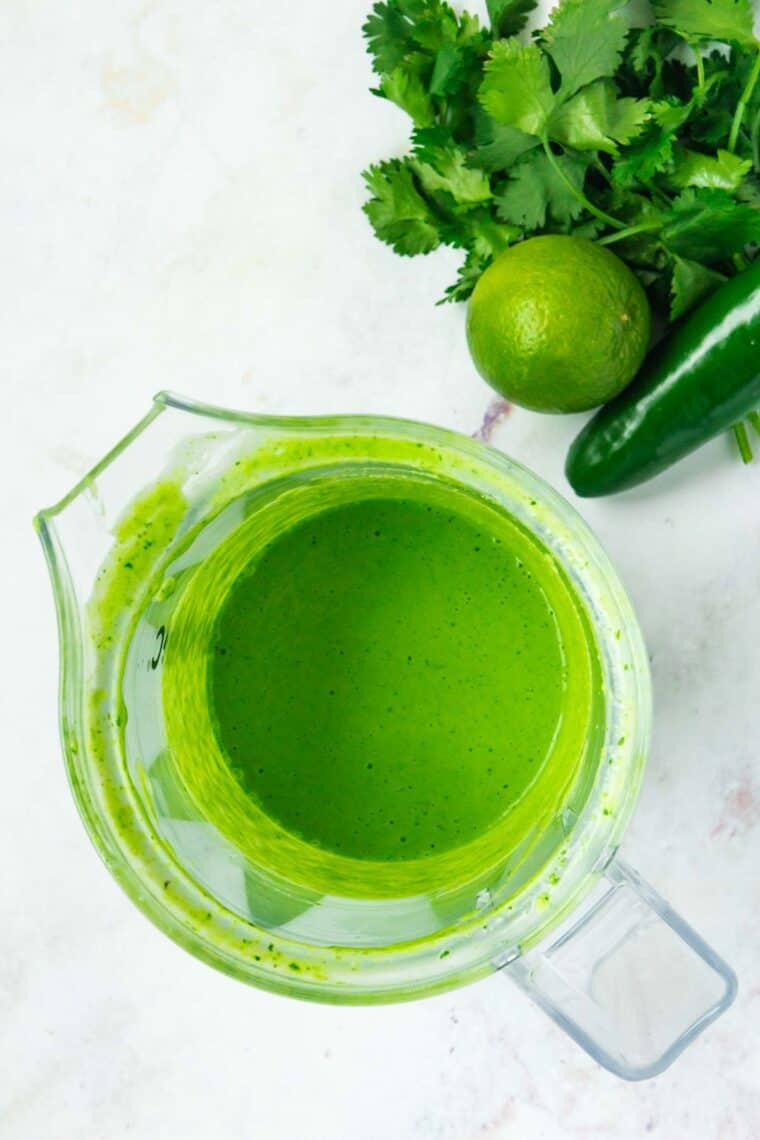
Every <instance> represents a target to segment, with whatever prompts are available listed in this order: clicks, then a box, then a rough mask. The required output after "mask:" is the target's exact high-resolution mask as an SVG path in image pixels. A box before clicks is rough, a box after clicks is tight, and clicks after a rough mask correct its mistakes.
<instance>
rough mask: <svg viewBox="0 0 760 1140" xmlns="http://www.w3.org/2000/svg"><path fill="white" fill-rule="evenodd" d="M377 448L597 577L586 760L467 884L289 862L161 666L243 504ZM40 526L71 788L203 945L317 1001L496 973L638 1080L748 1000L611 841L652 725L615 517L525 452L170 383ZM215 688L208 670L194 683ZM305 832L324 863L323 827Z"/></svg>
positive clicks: (141, 883)
mask: <svg viewBox="0 0 760 1140" xmlns="http://www.w3.org/2000/svg"><path fill="white" fill-rule="evenodd" d="M383 472H391V473H392V474H393V477H394V478H402V479H425V480H431V481H433V482H435V481H439V482H440V483H441V485H443V484H444V483H445V484H446V485H449V486H450V485H456V486H459V487H461V488H464V489H466V490H467V492H468V493H470V494H473V495H476V496H479V497H481V498H482V499H483V500H485V501H487V502H488V503H489V504H491V505H492V506H494V507H495V508H497V509H500V510H502V511H505V512H508V513H509V515H510V516H511V517H512V518H515V519H517V520H518V522H519V523H520V524H521V525H522V526H523V527H524V528H526V529H527V530H528V531H529V532H530V533H532V534H533V535H535V536H536V537H537V538H538V539H539V540H540V542H541V544H542V545H543V547H544V548H545V549H546V551H548V553H549V555H550V556H551V558H552V559H554V560H555V561H556V563H557V565H558V566H559V567H561V569H562V572H563V573H564V575H565V576H566V577H567V579H568V580H569V581H570V582H571V583H572V586H573V588H574V589H575V591H576V592H577V595H578V597H579V598H580V599H581V601H582V604H583V607H584V610H585V613H586V616H587V618H588V621H589V623H590V625H591V628H592V629H593V633H594V637H595V641H596V644H597V646H598V649H599V659H600V669H601V683H600V687H599V691H600V706H599V710H598V716H597V718H596V728H595V730H594V732H593V733H592V734H590V735H589V739H588V741H587V744H586V755H585V756H584V758H583V764H582V776H581V777H580V778H579V779H578V780H576V781H575V782H574V783H573V785H572V787H571V788H569V789H568V792H567V795H566V796H565V797H564V799H563V802H562V803H561V805H560V807H559V809H558V810H557V811H556V813H554V814H553V816H552V817H551V818H549V819H542V820H540V821H536V825H535V827H534V829H533V832H532V833H531V834H530V837H529V842H526V843H523V844H520V845H518V846H517V847H515V848H513V849H510V850H504V851H503V852H497V853H496V855H495V856H494V857H493V858H491V860H490V862H489V863H488V865H487V866H484V867H483V869H482V873H478V874H477V875H473V876H471V877H470V879H469V880H468V881H466V882H464V883H463V882H461V881H459V880H457V881H456V882H454V881H453V880H452V882H451V883H449V882H448V881H447V879H446V877H445V876H443V877H441V876H438V878H437V879H436V881H435V883H433V884H427V885H426V883H425V882H424V881H422V880H421V881H419V882H417V881H412V880H411V879H410V880H409V881H407V882H406V883H405V884H402V885H401V886H400V887H399V889H398V890H396V891H394V890H392V889H386V890H384V891H383V892H382V897H378V896H377V894H375V893H373V892H368V893H366V894H365V895H364V896H363V895H362V892H361V890H360V889H359V888H358V887H357V886H356V884H352V880H351V878H350V874H349V873H348V872H349V871H350V868H348V869H346V867H345V866H344V865H343V864H342V863H339V862H336V863H334V864H332V865H331V864H329V863H328V864H327V871H325V872H324V873H323V874H322V876H321V878H320V877H319V876H315V875H314V874H310V875H307V874H305V873H304V874H303V875H299V874H293V873H292V872H289V871H288V870H287V867H288V866H290V867H292V866H294V865H297V863H298V859H297V858H296V859H295V860H294V859H291V860H290V862H289V863H288V864H282V865H278V863H277V861H276V860H275V859H273V858H272V857H271V852H272V850H273V849H274V845H275V839H276V841H277V842H281V843H285V844H288V843H292V842H295V841H294V840H293V839H292V837H288V836H287V835H285V836H283V835H278V836H276V837H272V836H268V833H267V832H266V828H265V827H263V825H262V827H261V828H260V829H259V830H257V829H256V828H255V827H254V828H252V829H251V828H249V829H248V832H247V837H246V838H245V840H244V838H243V833H244V831H245V828H239V829H236V826H231V825H230V826H227V823H228V822H229V821H227V822H226V821H225V819H224V818H223V817H221V816H220V815H219V813H218V812H217V811H216V806H215V804H214V803H213V802H206V803H204V802H200V801H199V798H198V797H197V796H194V795H193V794H192V789H189V788H188V786H187V785H186V783H185V782H184V781H183V780H182V778H181V776H180V774H179V770H178V768H177V766H176V764H175V763H174V760H175V754H176V750H177V748H178V747H179V744H178V731H179V730H178V724H179V721H178V717H179V718H180V719H183V718H185V717H186V716H190V715H191V712H192V710H187V709H184V710H179V711H178V705H177V704H176V703H174V702H172V701H170V700H169V701H167V698H166V688H165V683H164V681H165V676H164V675H165V665H166V656H167V652H168V653H171V647H172V644H173V639H174V638H175V637H177V636H179V633H178V628H179V623H180V620H181V611H182V599H183V597H184V596H186V592H187V589H188V587H189V584H190V583H192V582H193V580H195V581H196V583H197V581H198V578H197V577H196V576H198V575H203V574H204V573H205V570H204V567H207V566H208V565H209V562H210V559H211V558H212V555H214V553H215V552H217V551H218V550H219V549H220V548H221V546H222V545H223V544H224V543H228V542H231V541H234V539H235V535H236V534H238V533H239V532H240V531H241V528H242V527H243V526H246V527H250V526H251V525H260V526H261V527H264V528H265V527H269V528H270V531H271V530H272V528H274V531H276V528H277V526H278V525H279V524H278V519H279V518H280V515H282V517H283V518H284V517H285V516H286V515H287V513H288V510H291V509H292V504H294V503H296V504H298V503H300V502H304V503H306V504H308V502H309V501H310V500H309V494H310V489H312V488H313V487H314V486H316V485H317V484H318V485H319V486H320V487H321V488H322V490H323V491H324V488H325V487H326V488H327V491H328V493H329V494H331V495H334V496H335V501H341V497H343V499H345V497H346V496H349V497H350V495H351V493H352V488H353V487H355V486H357V485H358V482H357V481H361V480H362V479H366V478H368V477H370V476H372V475H377V474H382V473H383ZM286 508H287V509H286ZM278 511H279V512H280V514H278ZM36 525H37V528H38V531H39V534H40V537H41V539H42V543H43V547H44V550H45V554H46V557H47V561H48V566H49V569H50V574H51V578H52V583H53V590H54V594H55V600H56V606H57V614H58V624H59V633H60V643H61V658H60V660H61V688H60V723H61V734H62V741H63V750H64V755H65V760H66V765H67V770H68V774H69V779H70V782H71V786H72V790H73V793H74V797H75V799H76V802H77V805H78V808H79V811H80V813H81V816H82V818H83V820H84V823H85V826H86V827H87V830H88V832H89V834H90V836H91V838H92V840H93V842H94V844H95V846H96V848H97V850H98V851H99V853H100V855H101V857H102V858H103V860H104V862H105V863H106V865H107V867H108V868H109V870H110V872H111V874H112V875H113V876H114V878H116V879H117V881H118V882H119V883H120V884H121V885H122V887H123V888H124V890H125V891H126V892H127V894H128V895H129V896H130V898H131V899H132V900H133V901H134V902H135V903H136V905H137V906H139V907H140V909H141V910H142V911H143V912H144V913H145V914H146V915H147V916H148V917H149V918H150V919H151V920H152V921H153V922H154V923H155V924H156V925H157V926H159V927H160V928H161V929H162V930H164V931H165V932H166V933H167V934H168V935H169V936H170V937H171V938H173V939H174V940H175V941H176V942H177V943H179V944H180V945H181V946H183V947H185V949H187V950H189V951H190V952H191V953H193V954H195V955H196V956H197V957H199V958H201V959H202V960H204V961H206V962H208V963H209V964H210V965H213V966H215V967H216V968H218V969H220V970H223V971H224V972H226V973H228V974H230V975H232V976H233V977H235V978H238V979H240V980H242V981H246V982H249V983H251V984H254V985H257V986H261V987H263V988H265V989H269V990H273V991H277V992H280V993H283V994H289V995H292V996H297V997H301V998H307V999H312V1000H317V1001H325V1002H344V1003H376V1002H388V1001H396V1000H403V999H408V998H415V997H422V996H425V995H428V994H433V993H436V992H440V991H443V990H446V989H449V988H453V987H455V986H459V985H463V984H465V983H467V982H470V981H474V980H476V979H478V978H483V977H485V976H487V975H489V974H496V973H498V974H501V975H502V976H504V977H506V978H508V979H511V980H512V981H513V982H515V983H516V984H518V985H519V986H520V987H521V988H522V989H523V990H524V991H525V992H527V993H528V994H529V995H530V996H531V997H532V998H533V1000H534V1001H536V1002H537V1003H538V1004H539V1005H540V1006H541V1007H542V1008H543V1009H544V1010H545V1011H546V1012H547V1013H548V1014H549V1016H551V1017H552V1018H553V1019H554V1020H555V1021H556V1022H557V1023H558V1024H559V1025H560V1026H562V1028H563V1029H565V1030H566V1031H567V1032H568V1033H569V1034H570V1036H571V1037H573V1038H574V1039H575V1040H576V1041H577V1042H578V1043H579V1044H580V1045H581V1046H582V1047H583V1048H584V1049H586V1051H587V1052H588V1053H590V1054H591V1056H592V1057H594V1058H595V1059H596V1060H597V1061H598V1062H599V1063H600V1064H602V1065H604V1066H605V1067H606V1068H608V1069H610V1070H611V1071H612V1072H614V1073H617V1074H618V1075H619V1076H621V1077H624V1078H626V1079H631V1080H635V1079H642V1078H646V1077H650V1076H654V1075H656V1074H657V1073H659V1072H661V1071H662V1070H663V1069H665V1068H666V1067H667V1066H668V1065H669V1064H670V1063H671V1062H672V1061H673V1060H674V1059H675V1058H676V1057H677V1056H678V1054H679V1053H680V1052H681V1051H682V1050H683V1049H684V1048H685V1047H686V1046H687V1045H688V1044H689V1042H690V1041H691V1040H693V1038H694V1037H695V1036H696V1035H697V1034H698V1033H699V1032H700V1031H701V1030H702V1029H704V1028H705V1027H706V1026H707V1025H708V1024H709V1023H710V1022H711V1021H713V1020H714V1019H715V1018H716V1017H718V1016H719V1015H720V1013H722V1012H723V1011H724V1010H725V1009H726V1008H727V1007H728V1006H729V1005H730V1004H731V1002H732V1000H733V997H734V994H735V990H736V981H735V978H734V975H733V973H732V971H731V970H730V968H729V967H728V966H727V965H726V964H725V963H724V962H723V961H722V960H721V959H720V958H719V957H718V956H717V955H716V954H715V952H714V951H713V950H711V949H710V947H708V946H707V945H706V944H705V943H704V941H703V940H702V939H701V938H700V937H699V936H698V935H697V934H696V932H695V931H693V930H692V929H691V928H690V927H689V926H688V925H687V924H686V923H685V922H684V921H683V919H681V918H680V917H679V916H678V915H677V914H676V913H675V912H674V911H673V910H672V909H671V907H670V906H669V905H668V904H667V903H666V902H665V900H663V899H662V898H661V897H660V896H659V895H658V894H657V893H656V892H655V891H654V890H653V889H652V888H651V887H649V886H648V885H647V884H646V883H644V882H642V880H641V879H640V877H639V876H638V875H637V873H636V872H635V871H634V870H633V869H632V868H631V867H630V866H628V864H627V863H625V862H623V861H622V860H621V859H620V858H619V856H618V848H619V845H620V841H621V838H622V835H623V832H624V830H625V827H626V824H627V822H628V820H629V818H630V815H631V812H632V810H633V807H634V804H635V801H636V798H637V794H638V790H639V785H640V782H641V778H642V775H643V771H644V767H645V763H646V758H647V751H648V747H649V735H650V717H651V711H650V704H651V694H650V681H649V673H648V667H647V660H646V654H645V650H644V645H643V642H642V638H641V633H640V630H639V627H638V624H637V622H636V619H635V615H634V613H633V610H632V608H631V604H630V602H629V600H628V598H627V596H626V593H625V591H624V589H623V587H622V585H621V583H620V581H619V580H618V578H617V576H616V574H615V572H614V570H613V568H612V566H611V565H610V563H609V561H608V559H607V557H606V556H605V554H604V552H603V551H602V549H601V548H600V546H599V545H598V543H597V541H596V540H595V538H594V537H593V535H592V534H591V533H590V531H589V530H588V528H587V527H586V526H585V524H584V523H583V522H582V520H581V519H580V517H579V516H578V515H577V514H576V513H575V511H574V510H573V509H572V508H571V507H570V506H569V505H568V504H567V503H566V502H565V501H564V500H563V499H562V498H561V497H560V496H559V495H558V494H557V493H556V492H554V491H553V490H552V489H551V488H550V487H548V486H547V485H546V484H545V483H543V482H542V481H541V480H540V479H538V478H537V477H536V476H535V475H533V474H532V473H531V472H529V471H527V470H526V469H525V468H523V467H521V466H520V465H518V464H516V463H514V462H512V461H511V460H509V459H508V458H506V457H505V456H504V455H502V454H500V453H499V452H497V451H495V450H493V449H491V448H489V447H487V446H485V445H484V444H482V443H480V442H477V441H474V440H472V439H468V438H465V437H462V436H460V435H458V434H456V433H453V432H450V431H444V430H442V429H438V428H433V427H429V426H426V425H422V424H417V423H410V422H406V421H401V420H393V419H384V418H380V417H356V416H340V417H324V418H303V419H298V418H292V417H288V418H277V417H271V416H256V415H247V414H244V413H237V412H230V411H225V410H223V409H218V408H213V407H209V406H205V405H201V404H198V403H194V402H191V401H189V400H184V399H182V398H180V397H177V396H173V395H170V394H166V393H162V394H160V395H159V396H157V397H156V399H155V402H154V405H153V407H152V408H151V410H150V412H149V413H148V414H147V415H146V416H145V418H144V419H143V420H142V421H141V422H140V423H139V424H137V426H136V427H135V428H134V429H133V430H132V431H131V432H130V433H129V434H128V435H127V436H125V438H124V439H123V440H122V441H121V442H120V443H119V444H118V445H117V446H116V447H115V448H114V449H113V450H112V451H111V452H110V453H109V454H108V455H107V456H105V458H104V459H103V460H102V461H101V462H100V463H99V464H97V466H96V467H95V468H93V470H92V471H91V472H90V473H89V474H88V475H87V476H86V477H85V478H84V479H83V480H82V481H81V482H80V483H79V484H78V485H77V486H76V487H74V488H73V489H72V491H71V492H70V493H69V494H68V495H67V496H66V497H65V498H63V499H62V500H61V501H60V502H59V503H58V504H56V505H55V506H54V507H52V508H50V509H48V510H44V511H42V512H41V513H40V514H39V515H38V516H37V519H36ZM262 533H263V532H262ZM125 568H126V569H127V570H128V571H129V575H128V577H125ZM210 596H211V595H210ZM203 686H204V680H203V675H202V672H201V673H199V677H198V690H197V692H198V701H197V702H196V705H197V706H198V707H200V706H202V705H203ZM300 853H301V855H302V857H303V862H302V866H303V867H304V868H306V867H307V865H308V864H309V860H310V852H309V851H308V849H307V845H303V850H302V851H301V852H300ZM298 854H299V852H298V851H296V855H298ZM321 866H322V867H323V868H324V866H325V864H324V860H323V861H322V863H321ZM331 867H332V869H330V868H331ZM344 872H345V874H344Z"/></svg>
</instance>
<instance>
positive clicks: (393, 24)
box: [362, 0, 412, 75]
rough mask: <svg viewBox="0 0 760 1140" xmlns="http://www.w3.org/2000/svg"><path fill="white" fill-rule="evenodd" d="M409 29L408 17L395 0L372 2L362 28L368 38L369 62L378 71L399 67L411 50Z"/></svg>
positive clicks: (381, 72) (380, 72)
mask: <svg viewBox="0 0 760 1140" xmlns="http://www.w3.org/2000/svg"><path fill="white" fill-rule="evenodd" d="M409 30H410V25H409V21H408V20H407V18H406V16H405V15H404V13H403V12H402V11H401V9H400V8H399V7H398V5H397V4H396V3H395V0H389V2H388V3H386V2H385V0H382V2H381V3H379V4H375V6H374V8H373V9H372V11H371V12H370V14H369V16H368V17H367V20H366V22H365V24H364V27H363V28H362V32H363V33H364V36H365V38H366V40H367V50H368V51H369V53H370V55H371V56H372V66H373V67H374V69H375V71H377V72H378V73H379V74H380V75H384V74H385V72H387V71H393V69H394V68H395V67H398V65H399V64H400V63H402V62H403V60H404V56H405V55H406V54H407V52H408V51H410V50H411V44H412V41H411V38H410V36H409Z"/></svg>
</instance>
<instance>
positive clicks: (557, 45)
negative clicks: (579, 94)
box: [543, 0, 628, 98]
mask: <svg viewBox="0 0 760 1140" xmlns="http://www.w3.org/2000/svg"><path fill="white" fill-rule="evenodd" d="M622 7H624V0H563V2H562V3H561V4H560V5H559V7H557V8H555V9H554V12H553V14H552V19H551V23H550V24H549V26H548V27H547V28H546V29H545V31H544V33H543V40H544V44H545V47H546V50H547V51H548V53H549V55H550V56H551V57H552V59H553V60H554V62H555V64H556V65H557V69H558V71H559V74H560V77H561V84H560V95H561V96H563V97H565V98H566V97H567V96H569V95H572V94H573V93H574V92H576V91H578V90H579V89H580V88H581V87H585V86H586V84H587V83H593V82H594V80H596V79H603V78H606V77H610V76H612V75H614V74H615V71H616V70H617V67H618V64H619V63H620V57H621V54H622V51H623V48H624V46H625V40H626V36H627V34H628V26H627V24H626V20H625V18H624V16H623V15H622V13H621V11H620V9H621V8H622Z"/></svg>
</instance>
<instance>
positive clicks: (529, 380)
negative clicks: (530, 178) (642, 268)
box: [467, 234, 650, 412]
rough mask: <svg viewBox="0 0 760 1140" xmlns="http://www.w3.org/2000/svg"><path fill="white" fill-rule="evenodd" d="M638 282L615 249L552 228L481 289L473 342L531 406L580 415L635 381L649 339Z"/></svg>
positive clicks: (493, 374) (476, 353)
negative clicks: (553, 232)
mask: <svg viewBox="0 0 760 1140" xmlns="http://www.w3.org/2000/svg"><path fill="white" fill-rule="evenodd" d="M649 327H650V313H649V304H648V302H647V298H646V294H645V292H644V290H643V289H642V287H641V285H640V283H639V281H638V280H637V278H636V277H635V276H634V274H633V273H632V272H631V270H630V269H629V268H628V267H627V266H626V265H624V264H623V262H622V261H621V260H620V259H619V258H618V257H615V255H614V254H613V253H610V251H609V250H607V249H604V248H603V247H602V246H600V245H595V244H594V243H593V242H591V241H587V240H586V239H585V238H579V237H568V236H565V235H562V234H549V235H546V236H544V237H535V238H530V239H529V240H528V241H523V242H520V244H519V245H514V246H511V247H510V248H509V249H507V250H505V251H504V253H502V254H500V255H499V256H498V257H497V258H496V260H495V261H494V263H493V264H492V265H491V266H490V267H489V268H488V269H487V270H486V271H485V273H484V274H483V276H482V277H481V278H480V280H479V281H478V283H477V285H476V286H475V291H474V293H473V294H472V297H471V298H470V306H469V310H468V314H467V340H468V343H469V346H470V352H471V353H472V358H473V360H474V361H475V366H476V368H477V369H478V371H479V372H480V374H481V376H483V377H484V379H485V380H487V381H488V383H489V384H490V385H491V386H492V387H493V388H495V389H496V391H497V392H500V393H501V394H502V396H506V397H507V399H508V400H512V401H513V402H514V403H516V404H522V405H523V406H524V407H526V408H534V409H535V410H536V411H541V412H581V411H585V410H586V409H587V408H595V407H596V406H597V405H598V404H604V403H606V402H607V400H610V399H612V397H613V396H616V395H617V394H618V392H620V391H621V390H622V389H623V388H624V387H625V386H626V384H627V383H628V382H629V381H630V380H632V379H633V377H634V376H635V374H636V372H637V370H638V368H639V365H640V364H641V362H642V360H643V359H644V354H645V352H646V350H647V346H648V344H649Z"/></svg>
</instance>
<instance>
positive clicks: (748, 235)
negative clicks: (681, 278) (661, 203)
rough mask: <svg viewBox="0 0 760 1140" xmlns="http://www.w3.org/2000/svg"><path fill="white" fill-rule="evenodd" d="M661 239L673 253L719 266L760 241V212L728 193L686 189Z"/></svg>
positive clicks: (672, 212)
mask: <svg viewBox="0 0 760 1140" xmlns="http://www.w3.org/2000/svg"><path fill="white" fill-rule="evenodd" d="M661 239H662V241H663V243H664V245H665V246H666V248H667V249H668V250H669V251H670V252H671V253H675V254H679V255H680V256H681V257H686V258H689V259H690V260H692V261H701V262H705V263H706V264H708V265H711V264H716V263H718V262H721V261H725V260H726V259H727V258H730V257H731V255H732V254H734V253H741V251H742V250H743V249H744V247H745V246H747V245H751V244H753V243H756V242H760V210H756V209H754V207H752V206H749V205H746V204H745V203H741V202H736V201H735V200H734V199H733V198H732V197H731V195H730V194H728V193H727V192H726V191H725V190H684V191H683V193H682V194H680V195H679V196H678V198H676V199H675V201H674V202H673V204H672V206H671V208H670V211H669V214H668V216H667V218H666V220H665V225H664V226H663V228H662V232H661Z"/></svg>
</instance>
